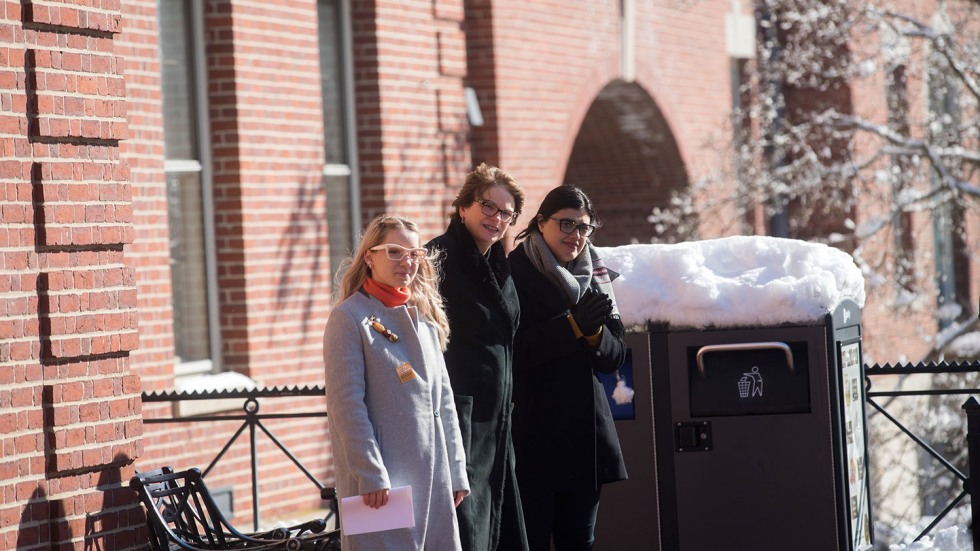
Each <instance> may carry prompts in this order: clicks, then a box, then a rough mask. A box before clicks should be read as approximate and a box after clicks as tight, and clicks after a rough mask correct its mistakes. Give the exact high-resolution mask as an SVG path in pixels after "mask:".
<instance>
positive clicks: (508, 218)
mask: <svg viewBox="0 0 980 551" xmlns="http://www.w3.org/2000/svg"><path fill="white" fill-rule="evenodd" d="M477 203H480V212H482V213H483V215H484V216H493V215H494V214H497V213H498V212H499V213H500V219H501V220H503V221H504V222H506V223H508V224H513V223H514V222H517V213H516V212H513V211H509V210H504V209H502V208H500V207H498V206H497V205H494V204H493V203H492V202H490V201H486V200H482V201H477Z"/></svg>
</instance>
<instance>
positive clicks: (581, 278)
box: [524, 231, 619, 317]
mask: <svg viewBox="0 0 980 551" xmlns="http://www.w3.org/2000/svg"><path fill="white" fill-rule="evenodd" d="M524 252H526V253H527V257H528V259H530V260H531V264H532V265H533V266H534V267H535V268H537V269H538V271H539V272H541V273H542V274H544V275H545V277H547V278H548V279H550V280H551V281H552V282H554V284H555V285H557V286H558V288H559V289H561V290H562V291H563V292H564V294H565V298H566V300H567V302H568V303H569V304H578V301H579V299H581V298H582V297H583V296H584V295H585V291H586V289H588V288H589V285H590V284H591V283H592V280H593V279H594V280H595V283H596V285H598V287H599V290H600V291H602V292H603V293H605V294H606V295H607V296H608V297H609V298H610V299H611V300H612V301H613V315H614V316H616V317H619V309H618V308H617V307H616V296H615V295H614V294H613V290H612V280H613V279H615V277H616V276H618V275H619V274H616V273H614V272H612V271H611V270H609V269H608V268H606V266H605V264H603V262H602V260H601V259H600V258H599V255H597V254H596V252H595V247H593V246H592V243H591V242H588V243H586V244H585V250H584V251H582V254H579V255H578V257H577V258H575V259H574V260H572V261H571V262H569V263H568V266H567V267H566V266H562V265H561V264H560V263H559V262H558V259H557V258H555V255H554V254H552V253H551V249H549V248H548V244H547V243H545V242H544V236H542V235H541V233H539V232H536V231H533V232H531V235H529V236H528V238H527V240H526V241H524Z"/></svg>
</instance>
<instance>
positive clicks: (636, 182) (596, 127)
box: [563, 80, 697, 246]
mask: <svg viewBox="0 0 980 551" xmlns="http://www.w3.org/2000/svg"><path fill="white" fill-rule="evenodd" d="M563 183H564V184H566V185H569V184H570V185H575V186H578V187H580V188H582V189H583V190H584V191H585V192H586V193H587V194H588V195H589V197H590V198H591V199H592V201H593V202H594V203H595V206H596V210H597V211H598V212H599V217H600V218H601V220H602V222H603V228H602V229H601V230H599V231H597V232H596V233H595V234H594V241H595V243H596V244H597V245H604V246H613V245H625V244H628V243H651V242H653V243H665V242H677V241H683V240H685V239H687V237H688V236H687V235H685V232H684V231H683V230H682V229H680V228H681V227H697V225H696V224H695V223H693V222H694V221H693V220H687V221H686V222H687V223H684V224H681V225H679V226H673V227H662V228H660V229H659V231H658V228H656V227H655V226H654V225H653V224H652V223H651V222H650V221H649V220H648V218H649V216H650V214H651V213H652V212H653V209H654V208H656V207H661V208H663V207H666V206H667V205H668V203H669V202H670V198H671V194H672V193H673V192H681V191H683V190H684V189H685V188H686V187H687V185H688V176H687V169H686V167H685V166H684V162H683V160H682V159H681V156H680V151H679V150H678V148H677V142H676V141H675V140H674V135H673V133H672V132H671V130H670V128H669V127H668V125H667V121H666V120H665V119H664V116H663V113H662V112H661V111H660V108H659V107H657V104H656V102H654V101H653V98H651V97H650V95H649V94H647V92H646V90H644V89H643V88H641V87H640V86H639V85H637V84H634V83H628V82H624V81H621V80H616V81H613V82H611V83H609V84H608V85H607V86H606V87H605V88H603V89H602V91H600V92H599V94H598V95H597V96H596V98H595V100H594V101H593V102H592V105H591V107H589V110H588V112H587V113H586V115H585V119H584V120H583V122H582V126H581V128H580V129H579V132H578V136H577V137H576V139H575V145H574V146H573V147H572V153H571V156H570V157H569V160H568V167H567V168H566V170H565V178H564V181H563ZM690 216H691V217H694V216H695V215H694V214H691V215H690Z"/></svg>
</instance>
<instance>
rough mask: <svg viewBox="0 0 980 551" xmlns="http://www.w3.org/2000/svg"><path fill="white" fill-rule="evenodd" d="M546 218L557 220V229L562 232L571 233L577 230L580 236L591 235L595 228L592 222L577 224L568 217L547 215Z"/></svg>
mask: <svg viewBox="0 0 980 551" xmlns="http://www.w3.org/2000/svg"><path fill="white" fill-rule="evenodd" d="M548 218H551V219H552V220H554V221H555V222H558V229H559V230H560V231H561V232H562V233H572V232H573V231H577V232H578V234H579V235H581V236H582V237H588V236H590V235H592V232H594V231H595V228H596V227H595V226H593V225H592V224H579V223H578V222H576V221H575V220H572V219H570V218H555V217H554V216H549V217H548Z"/></svg>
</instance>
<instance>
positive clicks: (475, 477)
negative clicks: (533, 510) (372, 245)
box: [426, 220, 527, 551]
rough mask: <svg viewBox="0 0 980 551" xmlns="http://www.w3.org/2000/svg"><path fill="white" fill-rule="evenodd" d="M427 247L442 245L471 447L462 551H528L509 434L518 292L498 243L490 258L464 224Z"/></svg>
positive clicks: (443, 286) (456, 378)
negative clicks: (485, 254) (468, 492)
mask: <svg viewBox="0 0 980 551" xmlns="http://www.w3.org/2000/svg"><path fill="white" fill-rule="evenodd" d="M426 247H428V248H430V249H431V248H436V249H441V250H442V251H443V260H442V271H443V275H442V280H441V283H440V285H439V290H440V292H441V293H442V296H443V299H444V301H445V304H446V313H447V314H448V316H449V327H450V335H449V348H448V349H447V350H446V353H445V358H446V368H447V369H448V370H449V379H450V382H451V383H452V388H453V394H454V395H455V396H456V412H457V415H458V416H459V427H460V430H461V432H462V434H463V442H464V444H465V447H466V472H467V475H468V476H469V480H470V495H469V496H467V497H466V499H464V500H463V503H462V504H461V505H460V506H459V508H457V509H456V515H457V517H458V518H459V525H460V536H461V539H462V542H463V549H464V550H465V551H486V550H496V549H500V550H506V551H510V550H518V551H520V550H522V549H527V537H526V535H525V530H524V517H523V514H522V513H521V503H520V494H519V493H518V489H517V477H516V472H515V470H514V447H513V441H512V439H511V410H512V409H513V406H512V400H513V370H512V366H511V361H512V359H513V352H514V334H515V331H516V328H517V324H518V319H519V317H520V304H519V302H518V299H517V291H516V290H515V289H514V283H513V281H512V280H511V277H510V267H509V265H508V264H507V258H506V255H505V254H504V249H503V245H502V244H501V243H500V242H497V243H494V244H493V245H492V246H491V247H490V251H489V255H488V257H485V256H484V255H482V254H480V252H479V251H478V250H477V248H476V242H475V241H474V240H473V236H472V235H470V233H469V231H468V230H467V229H466V226H465V225H463V223H462V222H459V221H456V220H454V221H452V222H451V223H450V224H449V228H448V229H447V230H446V233H444V234H443V235H441V236H439V237H437V238H435V239H433V240H432V241H430V242H429V243H428V244H427V245H426Z"/></svg>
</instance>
